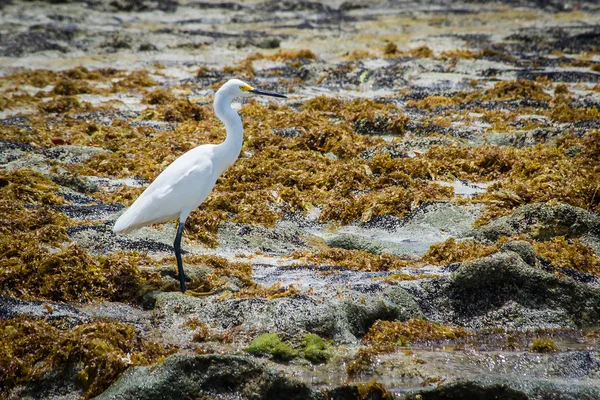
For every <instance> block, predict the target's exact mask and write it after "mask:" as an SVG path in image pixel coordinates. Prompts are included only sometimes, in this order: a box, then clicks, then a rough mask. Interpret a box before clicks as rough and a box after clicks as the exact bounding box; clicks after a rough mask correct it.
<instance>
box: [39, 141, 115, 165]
mask: <svg viewBox="0 0 600 400" xmlns="http://www.w3.org/2000/svg"><path fill="white" fill-rule="evenodd" d="M100 153H110V151H109V150H106V149H101V148H98V147H91V146H69V145H63V146H56V147H51V148H49V149H46V150H44V155H45V156H46V157H48V158H50V159H55V160H57V161H60V162H62V163H65V164H79V163H82V162H84V161H86V160H88V159H90V158H91V157H93V156H95V155H96V154H100Z"/></svg>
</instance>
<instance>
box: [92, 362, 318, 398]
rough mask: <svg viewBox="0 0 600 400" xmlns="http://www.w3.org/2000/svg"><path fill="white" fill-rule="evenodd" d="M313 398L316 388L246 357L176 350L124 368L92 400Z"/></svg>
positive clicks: (316, 395) (316, 394) (315, 395)
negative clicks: (154, 361) (160, 358)
mask: <svg viewBox="0 0 600 400" xmlns="http://www.w3.org/2000/svg"><path fill="white" fill-rule="evenodd" d="M203 395H204V396H209V397H210V398H236V399H240V398H241V399H282V398H285V399H290V400H292V399H299V400H300V399H302V400H304V399H317V398H320V395H319V394H318V392H315V391H313V390H311V389H310V388H309V387H308V386H306V385H305V384H303V383H300V382H298V381H295V380H293V379H291V378H288V377H287V376H285V375H284V374H283V373H281V372H279V371H276V370H274V369H272V368H270V367H269V366H268V365H267V364H266V363H264V362H259V361H256V360H254V359H253V358H251V357H244V356H229V355H212V354H211V355H196V356H194V355H184V354H175V355H172V356H170V357H169V358H167V359H166V360H165V361H164V362H163V363H161V364H158V365H156V366H153V367H135V368H131V369H130V370H128V371H127V372H126V373H125V374H123V376H121V378H119V380H117V381H116V382H115V383H114V384H113V385H112V386H111V387H110V388H109V389H108V390H106V391H105V392H104V393H102V394H101V395H100V396H98V397H96V399H97V400H117V399H118V400H127V399H132V400H133V399H146V400H168V399H173V400H175V399H177V400H178V399H183V398H192V397H194V398H197V397H198V396H203Z"/></svg>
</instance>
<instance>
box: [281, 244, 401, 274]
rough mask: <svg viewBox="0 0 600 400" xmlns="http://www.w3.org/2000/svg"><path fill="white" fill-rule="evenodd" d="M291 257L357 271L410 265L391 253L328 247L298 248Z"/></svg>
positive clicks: (389, 268)
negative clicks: (314, 250) (320, 248)
mask: <svg viewBox="0 0 600 400" xmlns="http://www.w3.org/2000/svg"><path fill="white" fill-rule="evenodd" d="M291 257H292V258H294V259H297V260H299V261H300V262H303V263H309V264H317V265H329V266H337V267H344V268H348V269H353V270H359V271H370V272H377V271H394V270H398V269H401V268H404V267H407V266H410V265H412V264H411V263H410V262H408V261H405V260H402V259H400V258H399V257H397V256H393V255H391V254H380V255H376V254H372V253H368V252H366V251H362V250H346V249H337V248H329V249H325V250H323V251H320V252H313V251H309V250H299V251H295V252H293V253H292V254H291Z"/></svg>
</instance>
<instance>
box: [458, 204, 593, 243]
mask: <svg viewBox="0 0 600 400" xmlns="http://www.w3.org/2000/svg"><path fill="white" fill-rule="evenodd" d="M522 234H525V235H528V236H530V237H531V238H532V239H537V240H548V239H552V238H554V237H556V236H565V237H568V238H576V237H581V236H583V235H586V234H592V235H595V236H598V235H599V234H600V216H598V215H596V214H594V213H592V212H589V211H587V210H584V209H583V208H579V207H575V206H572V205H569V204H556V205H551V204H548V203H535V204H528V205H526V206H523V207H519V208H518V209H517V210H515V212H514V213H512V214H511V215H508V216H506V217H501V218H498V219H497V220H495V221H492V222H490V223H489V224H487V225H484V226H481V227H479V228H477V229H475V230H474V232H471V233H470V234H469V236H471V235H473V236H475V238H477V239H479V240H491V241H496V240H498V239H500V238H501V237H502V236H507V237H510V236H516V235H522Z"/></svg>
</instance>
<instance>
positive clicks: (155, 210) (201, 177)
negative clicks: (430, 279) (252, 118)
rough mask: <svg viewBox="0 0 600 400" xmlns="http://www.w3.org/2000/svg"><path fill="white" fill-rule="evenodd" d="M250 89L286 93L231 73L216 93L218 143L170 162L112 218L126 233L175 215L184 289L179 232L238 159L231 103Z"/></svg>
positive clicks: (238, 127) (239, 133)
mask: <svg viewBox="0 0 600 400" xmlns="http://www.w3.org/2000/svg"><path fill="white" fill-rule="evenodd" d="M252 94H258V95H264V96H273V97H281V98H286V96H284V95H282V94H278V93H271V92H265V91H263V90H259V89H255V88H253V87H252V86H250V85H248V84H246V83H244V82H242V81H240V80H239V79H231V80H229V81H228V82H227V83H225V84H224V85H223V86H221V88H220V89H219V90H218V91H217V93H216V94H215V100H214V104H213V107H214V110H215V114H216V115H217V117H218V118H219V119H220V120H221V122H223V124H224V125H225V130H226V131H227V137H226V139H225V141H224V142H223V143H221V144H205V145H202V146H198V147H196V148H194V149H192V150H190V151H188V152H187V153H185V154H183V155H182V156H181V157H179V158H178V159H177V160H175V161H174V162H173V163H172V164H171V165H169V166H168V167H167V168H166V169H165V170H164V171H163V172H162V173H161V174H160V175H159V176H158V177H157V178H156V179H155V180H154V182H152V184H151V185H150V186H148V188H147V189H146V190H145V191H144V192H143V193H142V194H141V195H140V197H138V199H137V200H136V201H135V203H133V205H132V206H131V207H129V208H128V209H127V211H125V213H123V215H121V216H120V217H119V219H117V221H116V222H115V225H114V227H113V232H115V233H127V232H131V231H133V230H135V229H138V228H141V227H143V226H146V225H151V224H157V223H161V222H165V221H169V220H172V219H176V218H178V219H179V224H178V226H177V235H176V236H175V243H174V244H173V247H174V248H175V257H176V258H177V268H178V273H179V284H180V288H181V291H182V292H185V275H184V272H183V263H182V261H181V235H182V234H183V227H184V224H185V220H186V219H187V217H188V215H190V212H192V210H194V209H195V208H196V207H198V206H199V205H200V204H202V202H204V200H206V198H207V197H208V195H209V194H210V192H211V191H212V189H213V187H214V186H215V183H216V182H217V178H219V176H220V175H221V174H222V173H223V172H224V171H225V170H226V169H227V168H229V166H231V165H232V164H233V163H234V162H235V160H237V158H238V156H239V154H240V151H241V150H242V143H243V133H244V129H243V127H242V119H241V118H240V116H239V114H238V113H237V112H236V111H235V110H234V109H233V108H231V102H232V101H233V99H235V98H237V97H248V96H251V95H252Z"/></svg>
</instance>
